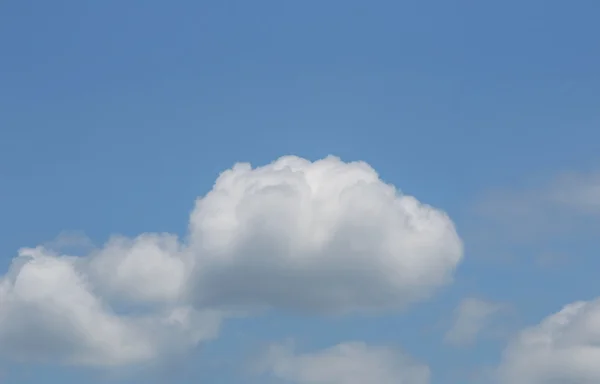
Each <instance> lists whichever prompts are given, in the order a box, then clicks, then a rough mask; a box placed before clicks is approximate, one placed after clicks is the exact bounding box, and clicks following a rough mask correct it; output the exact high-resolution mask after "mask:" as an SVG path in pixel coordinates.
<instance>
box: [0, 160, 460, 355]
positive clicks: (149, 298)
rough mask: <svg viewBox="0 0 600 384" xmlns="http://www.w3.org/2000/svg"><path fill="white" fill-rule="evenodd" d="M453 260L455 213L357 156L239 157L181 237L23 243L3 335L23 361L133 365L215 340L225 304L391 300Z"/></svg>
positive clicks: (332, 306)
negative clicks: (83, 251)
mask: <svg viewBox="0 0 600 384" xmlns="http://www.w3.org/2000/svg"><path fill="white" fill-rule="evenodd" d="M461 259H462V244H461V241H460V239H459V237H458V235H457V233H456V231H455V228H454V225H453V223H452V221H451V220H450V219H449V218H448V217H447V216H446V215H445V214H444V213H443V212H442V211H440V210H437V209H435V208H432V207H430V206H427V205H425V204H422V203H420V202H419V201H418V200H416V199H415V198H414V197H411V196H407V195H404V194H402V193H401V192H399V191H398V190H397V189H396V188H395V187H393V186H391V185H389V184H386V183H384V182H382V181H381V180H380V178H379V177H378V175H377V173H376V172H375V171H374V170H373V169H372V168H371V167H370V166H368V165H367V164H365V163H362V162H354V163H345V162H342V161H341V160H340V159H338V158H335V157H328V158H325V159H323V160H320V161H316V162H310V161H308V160H305V159H302V158H298V157H293V156H288V157H283V158H280V159H278V160H276V161H275V162H273V163H271V164H269V165H267V166H263V167H258V168H252V167H251V166H250V165H249V164H237V165H235V166H234V167H233V168H232V169H230V170H227V171H225V172H223V173H222V174H221V175H220V176H219V178H218V179H217V181H216V182H215V184H214V186H213V188H212V189H211V190H210V192H208V193H207V194H206V195H205V196H203V197H200V198H198V200H197V201H196V204H195V207H194V209H193V211H192V213H191V215H190V221H189V233H188V234H187V235H186V237H185V238H184V239H183V240H182V239H180V238H178V237H177V236H176V235H174V234H168V233H145V234H141V235H139V236H137V237H135V238H124V237H118V236H115V237H113V238H112V239H110V240H109V241H108V243H107V244H106V245H105V246H104V247H102V248H100V249H96V250H93V251H91V252H90V253H89V254H88V255H86V256H81V257H71V256H67V255H55V254H52V253H51V252H49V251H48V250H47V249H44V248H43V247H38V248H35V249H34V250H25V251H24V252H23V254H22V255H21V256H19V257H18V258H17V259H16V260H15V265H14V266H13V268H12V270H11V271H10V272H9V273H8V274H7V275H6V276H5V277H3V278H2V285H1V290H0V305H1V306H0V337H2V338H3V339H2V340H4V342H3V343H2V342H1V341H0V343H2V344H3V345H9V346H11V347H12V348H15V349H16V350H20V351H21V352H22V353H20V354H21V355H22V356H23V357H26V356H33V355H36V354H37V355H40V356H38V357H40V358H42V357H43V356H46V355H48V356H52V357H54V358H59V360H61V361H64V362H70V363H79V364H118V363H127V362H131V361H139V360H144V359H149V358H153V357H156V356H158V355H160V353H161V351H163V350H170V349H171V348H176V347H181V346H190V345H195V344H196V343H198V342H200V341H202V340H205V339H207V338H210V337H213V336H214V335H215V334H216V331H217V329H218V323H219V319H220V318H221V317H222V316H224V313H225V312H223V311H230V310H233V309H236V310H237V309H255V308H258V309H264V308H273V309H286V310H294V311H303V312H308V313H315V314H318V313H321V314H322V313H350V312H356V311H370V310H383V309H399V308H402V307H404V306H406V305H407V304H409V303H411V302H414V301H417V300H422V299H425V298H427V297H429V296H430V295H431V294H432V293H433V292H434V291H435V289H436V288H439V287H440V286H442V285H444V284H446V283H448V282H450V281H451V279H452V274H453V271H454V269H455V268H456V266H457V265H458V263H459V262H460V261H461ZM123 308H129V309H131V308H136V312H135V313H136V315H133V314H132V313H131V312H127V311H125V312H124V311H123V310H122V309H123ZM25 319H27V321H21V320H25ZM30 330H32V331H35V332H33V334H32V333H31V332H30ZM9 331H10V332H9ZM32 338H36V339H38V340H44V341H43V342H44V347H43V348H38V347H32V345H33V344H35V342H36V341H32V340H30V339H32ZM39 342H42V341H39ZM34 351H37V352H35V353H34ZM44 351H46V352H44ZM42 355H43V356H42Z"/></svg>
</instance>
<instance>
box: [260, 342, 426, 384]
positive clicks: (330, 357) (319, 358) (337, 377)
mask: <svg viewBox="0 0 600 384" xmlns="http://www.w3.org/2000/svg"><path fill="white" fill-rule="evenodd" d="M261 370H262V371H264V372H268V373H269V374H270V375H272V376H274V377H276V378H278V379H282V380H285V382H290V383H295V384H364V383H377V384H427V383H429V377H430V372H429V368H428V367H427V366H426V365H423V364H420V363H417V362H415V361H413V360H412V359H410V358H409V357H408V356H406V355H405V354H404V353H402V352H401V351H398V350H395V349H392V348H389V347H381V346H368V345H366V344H364V343H360V342H349V343H343V344H338V345H336V346H334V347H331V348H328V349H325V350H322V351H319V352H315V353H307V354H295V353H294V350H293V348H291V346H290V345H274V346H272V347H271V348H270V350H269V352H268V353H267V355H266V357H265V359H264V361H263V362H262V366H261Z"/></svg>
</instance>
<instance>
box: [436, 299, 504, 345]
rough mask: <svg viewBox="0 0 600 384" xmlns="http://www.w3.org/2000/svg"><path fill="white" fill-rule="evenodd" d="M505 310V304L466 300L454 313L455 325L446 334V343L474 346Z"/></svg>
mask: <svg viewBox="0 0 600 384" xmlns="http://www.w3.org/2000/svg"><path fill="white" fill-rule="evenodd" d="M505 309H506V306H505V305H504V304H499V303H492V302H488V301H484V300H481V299H476V298H467V299H464V300H463V301H461V303H460V304H459V305H458V307H457V308H456V309H455V311H454V319H453V324H452V327H451V328H450V329H449V330H448V332H446V335H445V336H444V341H446V342H447V343H450V344H454V345H466V344H472V343H473V342H475V340H476V339H477V336H479V334H480V333H481V332H482V331H483V330H484V329H485V328H486V327H488V326H489V325H490V323H491V320H492V318H493V317H494V315H497V314H499V313H500V312H501V311H503V310H505Z"/></svg>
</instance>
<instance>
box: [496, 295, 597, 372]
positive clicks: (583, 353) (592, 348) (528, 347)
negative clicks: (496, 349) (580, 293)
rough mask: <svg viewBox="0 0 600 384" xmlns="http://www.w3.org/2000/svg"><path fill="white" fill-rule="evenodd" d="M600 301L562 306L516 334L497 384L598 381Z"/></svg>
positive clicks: (504, 359)
mask: <svg viewBox="0 0 600 384" xmlns="http://www.w3.org/2000/svg"><path fill="white" fill-rule="evenodd" d="M599 362H600V298H599V299H596V300H593V301H588V302H584V301H581V302H575V303H572V304H569V305H567V306H565V307H564V308H563V309H562V310H561V311H560V312H558V313H555V314H553V315H551V316H549V317H547V318H546V319H544V320H543V321H542V322H541V323H540V324H538V325H536V326H533V327H530V328H528V329H525V330H523V331H522V332H520V333H519V334H518V335H517V336H516V337H515V338H514V340H512V342H511V343H510V344H509V346H508V347H507V349H506V350H505V352H504V357H503V362H502V364H501V366H500V368H499V370H498V375H499V378H500V382H501V383H503V384H504V383H506V384H509V383H510V384H547V383H577V384H595V383H599V382H600V364H598V363H599Z"/></svg>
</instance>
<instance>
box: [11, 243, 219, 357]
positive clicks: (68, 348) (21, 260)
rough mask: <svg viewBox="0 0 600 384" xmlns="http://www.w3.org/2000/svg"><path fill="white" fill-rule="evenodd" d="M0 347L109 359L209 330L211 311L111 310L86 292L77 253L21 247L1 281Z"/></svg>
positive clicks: (205, 335)
mask: <svg viewBox="0 0 600 384" xmlns="http://www.w3.org/2000/svg"><path fill="white" fill-rule="evenodd" d="M0 308H1V310H0V353H1V354H2V355H3V356H5V357H10V358H11V359H15V360H23V361H26V360H33V361H39V362H55V363H61V364H76V365H89V366H116V365H123V364H132V363H139V362H143V361H146V360H149V359H153V358H156V357H158V356H159V355H161V354H162V353H165V352H168V351H174V350H175V349H177V348H179V347H181V346H183V345H186V344H192V345H194V344H197V343H198V342H200V341H201V340H206V339H210V338H213V337H215V336H216V334H217V331H218V327H219V323H220V318H219V314H218V313H214V312H210V311H206V312H199V311H195V310H193V309H191V308H189V307H174V308H172V309H170V310H169V311H165V312H163V313H153V314H151V315H145V316H143V315H137V316H136V315H118V314H116V313H115V312H114V311H112V310H111V309H110V308H109V307H108V306H107V305H106V304H105V303H104V302H103V301H102V300H101V299H100V298H99V297H98V296H96V295H95V294H94V292H93V289H92V287H91V286H90V285H89V284H88V282H87V281H86V278H85V275H84V274H82V273H81V272H79V271H78V268H77V259H76V258H72V257H65V256H62V257H61V256H56V255H53V254H48V253H46V252H45V251H44V250H43V249H23V250H21V251H20V254H19V256H18V257H17V258H16V259H15V260H14V262H13V265H12V267H11V269H10V271H9V273H8V274H7V275H6V276H4V277H3V278H2V279H1V280H0Z"/></svg>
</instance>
